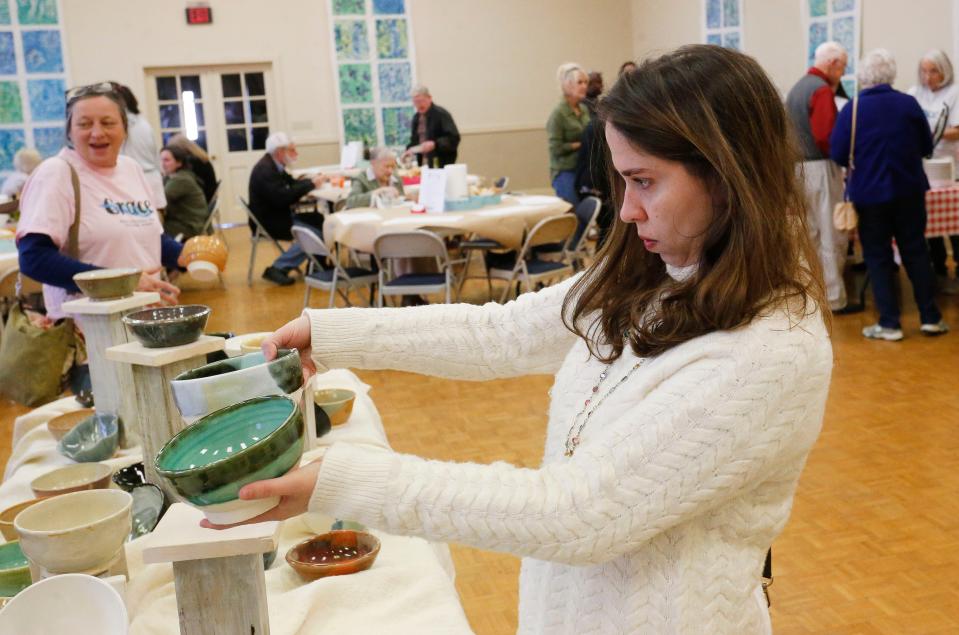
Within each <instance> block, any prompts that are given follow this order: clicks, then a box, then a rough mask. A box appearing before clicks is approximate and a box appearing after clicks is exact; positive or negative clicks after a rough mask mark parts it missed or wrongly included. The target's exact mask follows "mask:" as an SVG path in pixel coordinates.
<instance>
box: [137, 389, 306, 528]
mask: <svg viewBox="0 0 959 635" xmlns="http://www.w3.org/2000/svg"><path fill="white" fill-rule="evenodd" d="M302 453H303V416H302V415H301V414H300V410H299V408H298V407H297V405H296V403H295V402H294V401H293V400H292V399H289V398H288V397H285V396H277V395H273V396H268V397H257V398H255V399H250V400H248V401H244V402H241V403H238V404H235V405H232V406H229V407H227V408H223V409H221V410H217V411H215V412H213V413H211V414H209V415H207V416H205V417H203V418H202V419H200V420H199V421H197V422H196V423H194V424H193V425H191V426H188V427H186V428H184V429H183V430H181V431H180V432H179V433H178V434H177V435H176V436H174V437H173V438H172V439H170V440H169V441H168V442H167V443H166V445H164V446H163V448H162V449H161V450H160V452H158V453H157V456H156V464H155V465H156V471H157V473H158V474H160V476H162V477H163V478H165V479H166V480H167V481H169V483H170V485H171V486H172V487H173V488H174V489H175V490H176V491H177V492H178V493H179V494H180V495H181V496H182V497H183V498H184V499H185V500H186V502H187V503H189V504H191V505H194V506H195V507H198V508H199V509H200V510H202V511H203V513H204V515H205V516H206V517H207V519H208V520H209V521H210V522H213V523H216V524H232V523H238V522H242V521H245V520H249V519H251V518H253V517H255V516H258V515H260V514H262V513H264V512H266V511H269V510H270V509H272V508H273V507H275V506H276V505H277V504H279V502H280V499H279V498H278V497H277V498H266V499H259V500H239V491H240V488H241V487H243V486H244V485H246V484H248V483H252V482H253V481H260V480H263V479H269V478H275V477H278V476H282V475H283V474H285V473H286V472H288V471H289V470H290V469H292V468H293V467H294V466H296V465H297V464H298V463H299V461H300V456H301V455H302Z"/></svg>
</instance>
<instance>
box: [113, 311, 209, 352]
mask: <svg viewBox="0 0 959 635" xmlns="http://www.w3.org/2000/svg"><path fill="white" fill-rule="evenodd" d="M209 317H210V307H208V306H204V305H202V304H184V305H182V306H167V307H160V308H159V309H143V310H142V311H135V312H133V313H130V314H129V315H124V316H123V318H122V319H123V323H124V324H126V325H127V328H128V329H129V330H130V332H131V333H133V336H134V337H135V338H137V339H138V340H140V343H141V344H143V345H144V346H146V347H147V348H166V347H168V346H182V345H184V344H190V343H192V342H195V341H197V340H198V339H200V335H202V334H203V329H204V328H205V327H206V321H207V318H209Z"/></svg>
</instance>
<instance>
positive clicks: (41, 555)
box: [14, 489, 133, 574]
mask: <svg viewBox="0 0 959 635" xmlns="http://www.w3.org/2000/svg"><path fill="white" fill-rule="evenodd" d="M132 504H133V498H132V497H131V496H130V494H128V493H126V492H122V491H120V490H116V489H103V490H93V491H90V492H74V493H72V494H64V495H63V496H55V497H53V498H49V499H47V500H45V501H43V502H41V503H37V504H36V505H34V506H33V507H30V508H29V509H26V510H24V511H22V512H20V514H19V515H18V516H17V518H16V520H14V526H15V527H16V529H17V533H18V534H20V545H21V547H22V548H23V553H24V554H26V556H27V557H28V558H30V560H31V562H33V563H34V564H36V565H38V566H39V567H41V568H43V569H44V570H45V571H47V572H48V573H51V574H56V573H76V572H98V573H99V572H102V571H104V570H106V569H107V568H108V567H109V565H110V564H111V563H112V562H113V561H114V560H115V559H116V557H117V554H118V553H119V551H120V549H122V548H123V543H124V542H125V541H126V539H127V537H128V536H129V535H130V528H131V519H130V509H131V506H132Z"/></svg>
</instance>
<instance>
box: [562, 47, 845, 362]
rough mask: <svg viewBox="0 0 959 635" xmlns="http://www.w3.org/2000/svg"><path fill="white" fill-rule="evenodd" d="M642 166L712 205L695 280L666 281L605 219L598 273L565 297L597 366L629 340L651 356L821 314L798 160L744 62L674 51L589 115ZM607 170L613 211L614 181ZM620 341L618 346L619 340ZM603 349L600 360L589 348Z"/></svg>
mask: <svg viewBox="0 0 959 635" xmlns="http://www.w3.org/2000/svg"><path fill="white" fill-rule="evenodd" d="M599 123H600V125H607V124H609V125H612V126H613V127H615V128H616V130H617V131H619V132H620V133H622V134H623V135H624V136H625V137H626V138H627V139H629V141H630V142H631V144H633V145H634V146H635V147H636V148H638V149H640V150H642V151H643V152H645V153H647V154H651V155H653V156H656V157H659V158H661V159H666V160H669V161H677V162H679V163H681V164H682V165H683V166H684V167H685V168H686V170H687V171H688V172H689V173H690V174H691V175H692V176H694V177H697V178H699V179H701V180H702V181H703V182H704V183H705V185H706V187H707V189H708V191H709V192H710V193H711V195H712V198H713V209H714V217H713V219H712V222H711V223H710V226H709V228H708V229H707V230H706V232H705V234H704V236H703V239H704V240H703V249H702V253H701V254H700V257H699V261H698V263H697V264H698V266H697V268H696V272H695V273H694V274H693V275H692V276H690V277H689V278H688V279H686V280H683V281H675V280H673V279H672V278H670V277H669V275H668V274H667V273H666V267H665V265H664V264H663V261H662V260H661V259H660V257H659V256H658V255H656V254H654V253H651V252H649V251H646V249H645V248H644V247H643V245H642V243H641V242H640V239H639V237H638V235H637V233H636V231H635V229H634V228H633V227H632V224H626V223H623V222H622V221H621V220H620V219H619V218H616V219H615V222H614V226H613V228H612V233H611V235H610V237H609V239H608V240H607V241H606V244H605V245H604V247H603V249H602V250H601V252H600V253H599V254H598V256H597V259H596V262H595V263H594V265H593V266H592V267H590V269H589V270H588V271H587V272H586V273H585V274H584V275H583V277H582V278H581V279H580V280H578V281H577V282H576V283H575V284H574V285H573V287H572V289H571V290H570V292H569V294H568V295H567V296H566V300H565V302H564V307H563V315H564V316H565V317H564V319H565V321H566V325H567V327H568V328H569V329H570V330H572V331H573V332H574V333H576V334H577V335H579V336H580V337H582V338H583V339H585V340H586V342H587V344H588V346H589V349H590V352H591V353H592V354H593V355H595V356H597V357H598V358H600V359H602V360H604V361H607V362H609V361H612V360H614V359H617V358H618V357H619V356H620V355H622V352H623V349H624V347H625V346H626V344H627V342H628V344H629V346H630V347H631V348H632V350H633V351H634V352H635V353H636V354H637V355H639V356H642V357H647V356H655V355H658V354H660V353H662V352H664V351H666V350H669V349H670V348H672V347H674V346H677V345H679V344H682V343H683V342H686V341H689V340H691V339H693V338H695V337H698V336H700V335H704V334H706V333H710V332H713V331H718V330H728V329H735V328H737V327H740V326H744V325H746V324H748V323H749V322H751V321H752V320H753V319H754V318H755V317H757V316H758V315H760V314H761V313H763V312H764V311H767V310H771V309H773V308H774V307H778V306H781V305H783V303H787V304H788V306H789V307H790V310H791V311H792V313H793V315H795V316H796V319H798V318H799V317H801V316H802V315H806V314H810V313H813V312H814V311H815V310H817V309H818V308H819V307H825V306H827V304H826V302H825V296H824V291H823V283H822V277H821V271H820V268H819V261H818V257H817V255H816V252H815V251H814V250H813V248H812V245H811V243H810V241H809V238H808V235H807V233H806V224H805V223H806V221H805V217H806V215H805V200H804V197H803V193H802V191H801V189H800V188H801V186H800V182H799V180H798V177H797V173H796V165H797V163H798V161H799V160H800V154H799V152H798V150H797V146H796V143H795V141H794V138H793V135H794V133H793V131H792V129H791V127H790V122H789V120H788V118H787V115H786V112H785V110H784V108H783V105H782V102H781V101H780V98H779V94H778V93H777V91H776V89H775V88H774V87H773V85H772V83H771V82H770V81H769V78H768V77H767V76H766V74H765V72H763V70H762V68H761V67H760V66H759V64H758V63H756V61H755V60H754V59H752V58H751V57H748V56H746V55H743V54H741V53H738V52H736V51H732V50H729V49H724V48H720V47H716V46H705V45H693V46H684V47H682V48H680V49H678V50H676V51H673V52H672V53H669V54H666V55H664V56H662V57H659V58H657V59H651V60H647V61H645V62H643V63H642V65H640V66H639V68H638V69H637V70H635V71H633V72H631V73H626V74H624V75H623V76H622V77H620V78H619V80H618V81H617V82H616V84H615V86H614V87H613V89H612V90H611V91H610V92H609V94H608V95H607V96H606V97H605V98H604V99H603V100H602V101H601V102H600V105H599ZM598 137H600V138H601V145H602V146H603V152H605V154H606V159H607V165H609V166H610V172H609V178H610V180H611V185H612V191H613V200H614V205H615V207H616V208H617V211H618V208H619V207H620V206H621V205H622V201H623V188H624V185H623V179H622V177H621V176H619V174H617V173H616V172H615V170H614V169H613V168H612V161H611V160H610V157H609V148H608V146H606V143H605V136H604V135H598ZM627 330H628V334H624V331H627ZM600 343H602V344H606V345H608V346H609V349H608V350H606V351H601V350H599V348H598V347H597V344H600Z"/></svg>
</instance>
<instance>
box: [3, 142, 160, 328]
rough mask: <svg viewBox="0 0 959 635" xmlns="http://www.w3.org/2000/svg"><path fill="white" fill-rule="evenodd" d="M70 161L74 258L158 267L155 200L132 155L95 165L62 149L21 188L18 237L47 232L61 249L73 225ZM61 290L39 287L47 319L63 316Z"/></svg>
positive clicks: (103, 263)
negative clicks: (75, 181)
mask: <svg viewBox="0 0 959 635" xmlns="http://www.w3.org/2000/svg"><path fill="white" fill-rule="evenodd" d="M64 159H65V160H66V161H69V162H70V165H72V166H73V167H74V169H75V170H76V171H77V176H79V177H80V237H79V241H78V242H79V244H78V260H80V261H81V262H85V263H88V264H91V265H96V266H98V267H137V268H139V269H142V270H144V271H152V270H154V269H157V268H159V267H160V235H161V234H162V233H163V226H162V225H161V224H160V219H159V218H158V216H157V213H156V210H157V209H158V208H159V201H156V200H154V194H153V193H152V192H153V191H152V189H151V188H150V185H149V184H148V183H147V180H146V177H145V176H144V175H143V169H142V168H141V167H140V165H139V164H138V163H137V162H136V161H134V160H133V159H131V158H129V157H125V156H120V157H118V158H117V164H116V167H112V168H98V167H94V166H92V165H90V164H89V163H87V162H86V161H85V160H83V159H82V158H81V157H80V155H78V154H77V153H76V151H74V150H71V149H69V148H64V149H63V150H61V151H60V153H59V154H58V155H57V156H56V157H53V158H50V159H47V160H46V161H44V162H43V163H41V164H40V165H39V166H38V167H37V169H36V170H34V171H33V174H31V175H30V178H29V179H28V180H27V183H26V185H25V186H24V187H23V193H22V195H21V199H20V222H19V223H18V224H17V239H19V238H21V237H22V236H25V235H27V234H46V235H48V236H50V238H51V239H53V242H54V244H56V245H57V246H58V247H60V251H61V252H63V253H66V251H67V249H68V243H69V240H70V225H72V224H73V216H74V200H73V185H72V184H71V183H70V168H69V167H67V165H66V163H64V161H63V160H64ZM67 299H69V298H68V294H67V292H66V290H64V289H62V288H60V287H52V286H49V285H43V300H44V302H45V303H46V306H47V314H48V315H49V316H50V317H51V318H52V319H58V318H61V317H64V314H63V312H62V311H61V310H60V305H61V304H62V303H63V302H64V301H65V300H67Z"/></svg>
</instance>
